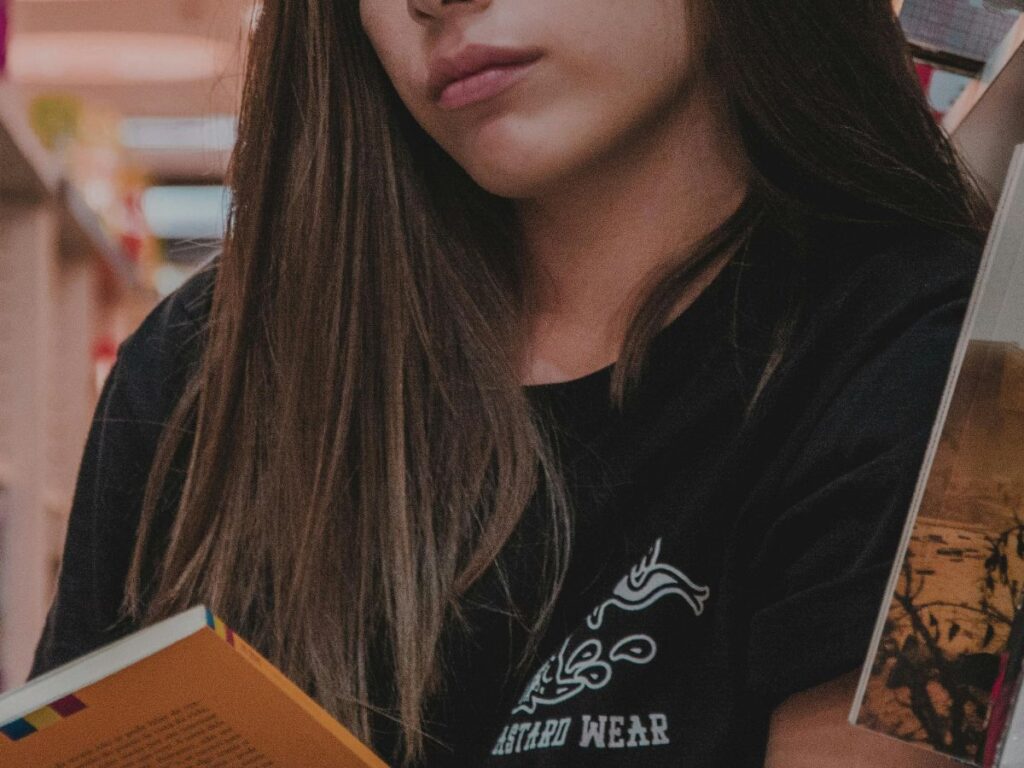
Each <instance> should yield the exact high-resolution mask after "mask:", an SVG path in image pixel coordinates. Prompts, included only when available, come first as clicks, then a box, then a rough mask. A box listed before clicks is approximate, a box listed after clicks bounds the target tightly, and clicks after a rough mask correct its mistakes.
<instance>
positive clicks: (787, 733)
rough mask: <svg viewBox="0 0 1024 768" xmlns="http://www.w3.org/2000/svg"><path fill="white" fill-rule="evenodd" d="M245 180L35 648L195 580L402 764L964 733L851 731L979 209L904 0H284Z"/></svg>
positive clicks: (277, 1)
mask: <svg viewBox="0 0 1024 768" xmlns="http://www.w3.org/2000/svg"><path fill="white" fill-rule="evenodd" d="M230 184H231V187H232V189H233V192H234V198H233V200H234V204H233V211H232V220H231V223H230V226H229V233H228V236H227V238H226V241H225V246H224V250H223V253H222V254H220V255H219V256H218V258H216V259H215V260H213V261H212V262H210V264H209V265H208V266H207V267H206V268H205V269H203V270H202V271H201V272H200V273H199V274H198V275H197V276H195V277H194V278H193V279H191V280H190V281H189V282H188V283H187V284H186V285H185V286H184V287H183V288H181V289H180V290H179V291H177V292H176V293H175V294H173V295H172V296H170V297H168V298H167V299H166V300H165V301H163V302H162V303H161V305H160V306H159V307H158V308H157V309H156V310H155V311H154V312H153V313H152V314H151V315H150V316H149V317H148V318H147V319H146V321H145V322H144V323H143V324H142V326H141V327H140V328H139V329H138V330H137V331H136V332H135V333H134V334H133V335H132V336H131V337H130V338H129V339H127V340H126V341H125V342H124V344H123V345H122V346H121V348H120V350H119V359H118V362H117V365H116V366H115V368H114V371H113V372H112V374H111V376H110V378H109V379H108V381H107V383H106V386H105V387H104V390H103V393H102V399H101V403H100V405H99V408H98V410H97V415H96V420H95V423H94V426H93V430H92V433H91V435H90V438H89V443H88V445H87V447H86V452H85V455H84V458H83V462H82V467H81V475H80V478H79V482H78V487H77V491H76V496H75V500H74V508H73V510H72V513H71V520H70V528H69V532H68V539H67V544H66V549H65V555H64V560H63V565H62V571H61V576H60V586H59V591H58V595H57V597H56V599H55V601H54V604H53V607H52V609H51V611H50V614H49V617H48V620H47V626H46V630H45V632H44V635H43V637H42V640H41V642H40V645H39V648H38V649H37V655H36V663H35V665H34V668H33V674H38V673H40V672H42V671H44V670H46V669H48V668H51V667H53V666H54V665H56V664H59V663H61V662H64V661H67V660H68V659H70V658H73V657H74V656H76V655H78V654H81V653H84V652H85V651H87V650H90V649H92V648H94V647H96V646H99V645H102V644H104V643H107V642H109V641H110V640H112V639H114V638H115V637H118V636H119V635H121V634H124V633H126V632H128V631H131V630H133V629H136V628H138V627H139V626H142V625H144V624H147V623H150V622H152V621H155V620H157V619H159V618H162V617H165V616H167V615H169V614H172V613H175V612H177V611H179V610H182V609H184V608H185V607H187V606H189V605H192V604H194V603H196V602H199V601H202V602H205V603H207V604H209V605H210V606H211V607H212V608H213V609H214V610H215V611H217V612H218V613H219V614H220V615H221V616H223V617H224V618H225V619H226V620H227V621H228V622H229V623H230V624H231V625H233V626H234V627H235V628H236V630H237V631H239V632H240V633H241V634H243V636H246V637H247V638H248V639H249V640H250V641H251V642H252V643H253V644H255V645H256V646H257V647H258V648H259V649H260V650H262V651H263V653H264V654H265V655H267V656H268V657H269V658H270V659H271V660H272V661H273V662H274V663H275V664H277V665H278V666H279V667H280V668H281V669H282V670H284V671H285V672H286V673H287V674H288V675H289V676H291V677H292V678H293V679H294V680H295V681H296V682H297V683H299V684H300V685H301V686H303V687H304V688H305V689H306V690H308V691H309V692H310V693H311V694H312V695H314V696H315V697H316V698H317V700H318V701H320V702H321V703H322V704H323V706H324V707H326V708H327V709H328V710H329V711H330V712H332V713H333V714H334V715H336V716H337V717H338V718H339V719H340V720H341V721H342V722H344V723H345V724H346V725H348V726H349V727H350V728H352V729H353V730H354V731H355V732H356V733H357V734H358V735H359V736H361V737H362V738H363V739H365V740H366V741H367V742H369V743H371V744H372V745H373V746H374V747H375V748H376V749H377V750H378V751H379V752H380V754H381V755H382V756H383V757H384V758H385V759H386V760H388V761H390V762H392V763H393V764H395V765H424V766H430V767H431V768H433V767H435V766H474V767H476V766H489V767H498V766H510V767H511V766H514V767H516V768H518V767H520V766H580V765H586V766H594V767H596V768H600V766H626V765H629V766H633V765H636V766H647V767H656V766H675V767H678V766H684V767H685V768H706V767H709V766H728V767H729V768H745V767H747V766H749V767H751V768H753V766H761V765H764V764H766V763H767V764H768V765H772V766H786V767H787V768H793V767H794V766H815V767H816V768H818V767H824V766H852V765H863V764H867V762H868V761H871V764H872V765H875V766H883V765H900V766H910V765H939V764H946V763H947V762H948V761H946V760H945V759H944V758H934V757H931V756H929V755H928V753H926V752H924V751H922V750H916V749H911V748H907V747H904V746H902V745H900V744H898V743H896V742H894V741H892V740H889V739H882V738H879V737H877V736H874V735H871V734H867V733H862V732H860V731H858V730H856V729H854V728H851V727H850V726H848V725H847V724H846V714H847V712H848V709H849V706H850V703H851V701H852V697H853V689H852V687H851V686H852V681H853V680H854V677H853V676H852V675H853V674H855V672H856V670H857V668H858V667H860V665H861V664H862V663H863V662H864V660H865V653H866V650H867V645H868V640H869V637H870V634H871V631H872V628H873V624H874V618H875V616H876V613H877V611H878V609H879V607H880V602H881V599H882V596H883V592H884V587H885V583H886V580H887V576H888V573H889V569H890V567H891V564H892V560H893V557H894V554H895V551H896V547H897V542H898V539H899V535H900V530H901V527H902V524H903V520H904V518H905V515H906V512H907V509H908V505H909V502H910V497H911V493H912V489H913V487H914V483H915V479H916V475H917V472H918V469H919V466H920V462H921V460H922V458H923V454H924V449H925V445H926V442H927V438H928V434H929V431H930V428H931V425H932V422H933V419H934V417H935V414H936V410H937V406H938V402H939V397H940V393H941V391H942V388H943V384H944V381H945V377H946V371H947V367H948V365H949V362H950V359H951V355H952V351H953V347H954V344H955V341H956V337H957V333H958V329H959V326H960V322H961V320H962V317H963V313H964V309H965V304H966V300H967V296H968V294H969V292H970V289H971V285H972V282H973V279H974V274H975V270H976V268H977V263H978V258H979V254H980V250H981V244H982V242H983V240H984V236H985V232H986V230H987V227H988V225H989V220H990V216H991V212H990V211H989V210H988V208H987V207H986V205H985V203H984V201H983V200H982V199H981V198H980V197H979V196H978V194H977V192H976V191H975V188H974V186H973V185H972V184H971V183H969V182H968V181H966V180H965V175H964V172H963V171H962V169H961V167H960V165H959V162H958V160H957V159H956V157H955V155H954V153H953V152H952V150H951V149H950V146H949V144H948V142H947V140H946V139H945V138H944V136H943V134H942V133H941V132H940V130H939V129H938V127H937V126H936V125H935V123H934V121H933V119H932V117H931V115H930V113H929V110H928V107H927V106H926V104H925V103H924V101H923V100H922V96H921V94H920V92H919V89H918V87H917V85H916V82H915V80H914V78H913V75H912V70H911V66H910V62H909V59H908V57H907V54H906V50H905V44H904V40H903V38H902V36H901V34H900V32H899V30H898V26H897V23H896V21H895V19H894V18H893V14H892V10H891V8H890V5H889V3H888V2H887V0H793V1H792V2H786V3H778V2H767V1H766V0H732V1H731V2H729V3H720V2H713V1H712V0H648V1H647V2H639V3H638V2H626V1H625V0H603V1H602V2H595V0H461V1H458V0H407V1H406V2H403V1H401V0H361V2H356V0H295V1H294V2H287V3H286V2H283V0H267V1H266V2H265V3H264V4H263V12H262V17H261V18H260V20H259V22H258V25H257V27H256V29H255V31H254V37H253V40H252V49H251V52H250V56H249V64H248V73H247V78H246V87H245V96H244V103H243V109H242V115H241V121H240V133H239V142H238V146H237V149H236V150H235V153H234V157H233V161H232V165H231V169H230ZM950 764H951V763H950Z"/></svg>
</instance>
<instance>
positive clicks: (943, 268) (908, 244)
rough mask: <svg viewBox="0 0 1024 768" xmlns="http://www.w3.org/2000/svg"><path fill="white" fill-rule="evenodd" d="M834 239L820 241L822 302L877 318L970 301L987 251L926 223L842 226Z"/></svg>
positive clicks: (819, 279)
mask: <svg viewBox="0 0 1024 768" xmlns="http://www.w3.org/2000/svg"><path fill="white" fill-rule="evenodd" d="M836 237H837V238H841V241H839V242H834V243H831V244H830V243H828V242H824V243H823V244H822V253H823V254H824V255H825V258H824V260H823V262H822V263H823V267H824V269H822V270H821V271H820V272H819V273H818V274H817V275H816V280H817V282H818V285H816V286H815V289H816V290H817V291H818V292H819V297H820V300H821V303H822V304H823V305H824V306H825V307H829V308H831V309H833V310H834V311H836V312H842V313H844V314H849V313H862V314H864V315H865V316H867V317H874V318H876V319H881V318H883V317H885V316H886V315H889V314H891V313H902V312H906V311H913V308H914V307H915V306H916V305H918V304H921V305H925V304H930V303H934V302H936V301H939V302H944V301H950V300H963V299H966V298H967V297H968V296H969V295H970V293H971V290H972V288H973V286H974V282H975V279H976V277H977V274H978V268H979V265H980V262H981V257H982V252H983V250H984V244H983V243H981V242H980V241H979V240H977V239H973V238H971V237H968V236H966V235H958V234H955V233H952V232H950V231H947V230H942V229H938V228H934V227H930V226H925V225H922V224H907V225H904V226H901V227H900V228H898V229H897V228H893V227H890V228H886V229H881V230H864V231H861V232H856V231H852V232H851V231H850V230H839V231H837V233H836Z"/></svg>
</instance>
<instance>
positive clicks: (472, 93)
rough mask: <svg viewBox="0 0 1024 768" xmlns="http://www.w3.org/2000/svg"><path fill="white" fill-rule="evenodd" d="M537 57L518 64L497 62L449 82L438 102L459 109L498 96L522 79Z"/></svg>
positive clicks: (444, 107)
mask: <svg viewBox="0 0 1024 768" xmlns="http://www.w3.org/2000/svg"><path fill="white" fill-rule="evenodd" d="M536 61H537V60H536V59H533V60H531V61H524V62H520V63H518V64H495V65H492V66H489V67H486V68H484V69H481V70H480V71H479V72H474V73H473V74H472V75H468V76H467V77H463V78H461V79H459V80H455V81H453V82H451V83H449V84H448V85H447V86H446V87H445V89H444V90H443V91H441V95H440V96H439V97H438V99H437V102H438V104H439V105H440V106H441V107H442V108H443V109H458V108H459V107H465V106H469V105H470V104H476V103H477V102H480V101H483V100H485V99H489V98H491V97H492V96H496V95H497V94H499V93H501V92H502V91H504V90H506V89H507V88H510V87H511V86H512V85H514V84H515V83H516V82H518V81H519V80H521V79H522V78H523V77H524V76H525V75H526V73H527V70H529V68H530V67H531V66H533V64H534V63H536Z"/></svg>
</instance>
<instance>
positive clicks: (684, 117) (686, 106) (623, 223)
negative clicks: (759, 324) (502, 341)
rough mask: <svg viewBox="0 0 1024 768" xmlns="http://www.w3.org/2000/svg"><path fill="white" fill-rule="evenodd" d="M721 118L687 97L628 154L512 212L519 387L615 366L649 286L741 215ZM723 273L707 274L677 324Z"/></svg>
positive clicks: (729, 132)
mask: <svg viewBox="0 0 1024 768" xmlns="http://www.w3.org/2000/svg"><path fill="white" fill-rule="evenodd" d="M721 113H722V109H721V106H720V105H715V104H712V102H711V101H710V99H707V98H697V97H696V95H695V94H691V98H688V99H686V100H685V101H683V102H682V103H681V104H680V105H679V107H677V108H676V109H674V110H673V111H671V112H669V113H668V114H666V115H665V116H664V117H663V118H662V119H661V120H659V121H658V124H657V125H656V126H637V130H636V135H637V139H636V140H635V141H633V142H631V143H630V144H629V145H628V146H626V147H624V148H622V149H620V150H619V151H617V152H616V153H614V154H613V155H610V156H608V157H605V158H602V159H600V160H597V161H595V162H593V163H592V164H591V165H590V167H589V168H587V169H586V171H584V172H582V173H579V174H576V175H574V176H573V177H572V178H570V179H566V180H565V181H564V183H561V184H560V185H559V186H558V188H557V189H552V190H550V191H546V192H545V193H544V194H543V195H542V196H537V197H533V198H530V199H523V200H518V201H517V203H516V205H517V209H518V212H519V216H520V222H521V225H522V228H523V235H524V245H525V248H526V253H525V258H526V264H525V276H526V306H527V317H526V318H525V320H526V326H527V327H528V328H529V333H528V335H529V338H528V339H527V340H524V342H525V343H524V348H523V352H522V354H523V360H522V363H521V368H522V378H523V380H524V382H525V383H545V382H548V381H560V380H565V379H571V378H577V377H578V376H581V375H584V374H586V373H588V372H590V371H593V370H596V369H598V368H601V367H604V366H606V365H608V364H610V363H612V362H614V361H615V360H616V359H618V356H619V350H620V348H621V344H622V340H623V339H624V336H625V331H626V323H627V321H628V320H629V316H630V314H631V312H632V310H633V309H634V308H635V302H636V301H637V300H638V299H639V298H640V297H639V296H638V292H639V291H640V290H642V288H643V284H644V281H645V279H646V278H647V277H648V276H649V275H650V274H651V273H652V272H654V271H655V270H657V269H659V268H660V267H662V266H664V265H665V264H666V262H668V261H670V260H672V259H674V258H677V257H678V255H679V254H680V253H681V252H685V250H686V249H688V248H689V247H691V246H692V245H693V244H694V243H696V242H697V241H698V240H699V239H700V238H701V237H703V236H704V235H706V234H707V233H708V232H710V231H711V230H713V229H714V228H715V227H716V226H717V225H719V224H720V223H721V222H722V221H724V220H725V219H726V218H727V217H728V216H729V215H730V214H731V213H732V212H733V211H735V210H736V208H737V207H738V206H739V204H740V202H741V201H742V198H743V194H744V192H745V190H746V183H747V181H746V180H747V175H746V173H747V167H746V159H745V155H744V154H743V153H742V152H741V151H740V149H739V145H738V139H737V134H736V131H735V129H734V128H733V127H732V126H730V125H728V124H726V123H725V121H724V120H723V119H722V118H721V117H720V115H721ZM723 265H724V263H717V264H714V265H712V266H711V267H710V268H709V269H708V271H707V272H706V273H705V274H704V275H702V278H703V279H701V280H700V281H699V282H698V284H697V285H695V286H694V288H695V289H696V290H691V291H689V292H688V293H687V295H686V296H684V297H683V298H682V300H681V301H680V303H679V304H678V305H677V306H676V308H675V311H674V313H673V316H676V315H678V314H679V313H680V312H682V311H683V310H684V309H685V307H686V306H688V305H689V303H691V302H692V301H693V299H695V298H696V295H697V294H698V293H699V289H700V288H702V287H703V285H706V284H707V283H708V282H710V280H711V279H712V278H713V277H714V275H716V274H717V273H718V271H719V269H721V267H722V266H723ZM670 319H671V318H670Z"/></svg>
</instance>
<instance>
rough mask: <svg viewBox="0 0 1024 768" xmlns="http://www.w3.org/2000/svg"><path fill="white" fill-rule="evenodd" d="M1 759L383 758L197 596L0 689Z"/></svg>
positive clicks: (299, 763) (339, 764)
mask: <svg viewBox="0 0 1024 768" xmlns="http://www.w3.org/2000/svg"><path fill="white" fill-rule="evenodd" d="M0 765H4V766H8V765H10V766H19V768H72V767H73V768H99V767H100V766H117V768H143V767H144V766H146V767H149V766H175V768H215V767H216V766H223V767H224V768H228V767H229V766H230V768H242V767H243V766H244V767H245V768H307V767H308V766H317V767H318V768H387V766H386V765H385V763H384V762H382V761H381V760H380V759H379V758H378V757H377V756H376V755H375V754H374V753H373V751H372V750H371V749H370V748H369V747H367V746H366V745H364V744H363V743H362V742H360V741H359V740H358V739H357V738H356V737H355V736H354V735H353V734H352V733H351V732H350V731H348V730H347V729H346V728H345V727H343V726H342V725H341V724H340V723H338V722H337V721H336V720H334V719H333V718H332V717H331V716H330V715H329V714H328V713H327V712H326V711H324V710H323V709H322V708H321V707H320V706H319V705H318V704H317V703H316V702H314V701H313V700H312V699H311V698H309V697H308V696H307V695H306V694H305V693H304V692H303V691H302V690H300V689H299V688H298V687H297V686H296V685H295V684H293V683H292V682H291V681H290V680H288V679H287V678H286V677H285V676H284V675H283V674H282V673H281V672H280V671H279V670H278V669H277V668H276V667H274V666H273V665H272V664H271V663H270V662H269V661H267V660H266V659H264V658H263V657H262V656H261V655H260V654H259V653H257V652H256V651H255V650H254V649H253V648H252V647H251V646H250V645H249V644H248V643H246V642H245V641H244V640H243V639H242V638H240V637H239V636H238V635H237V634H235V633H234V632H232V630H231V629H230V627H228V626H226V625H225V624H224V622H222V621H221V620H220V619H219V618H218V617H216V616H215V615H214V614H213V613H211V612H210V611H209V610H208V609H207V608H206V607H205V606H196V607H194V608H191V609H189V610H187V611H184V612H182V613H180V614H178V615H177V616H173V617H171V618H169V619H166V620H164V621H162V622H160V623H158V624H154V625H152V626H151V627H147V628H145V629H142V630H140V631H138V632H136V633H134V634H132V635H129V636H128V637H126V638H123V639H122V640H119V641H117V642H115V643H111V644H110V645H108V646H105V647H104V648H101V649H99V650H97V651H94V652H93V653H90V654H86V655H85V656H83V657H81V658H80V659H77V660H75V661H72V662H69V663H68V664H66V665H64V666H62V667H59V668H58V669H55V670H52V671H51V672H48V673H46V674H44V675H40V676H39V677H37V678H35V679H33V680H31V681H29V682H28V683H27V684H26V685H25V686H23V687H21V688H19V689H17V690H14V691H11V692H9V693H7V694H5V695H4V696H0Z"/></svg>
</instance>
